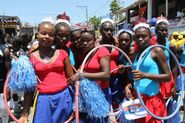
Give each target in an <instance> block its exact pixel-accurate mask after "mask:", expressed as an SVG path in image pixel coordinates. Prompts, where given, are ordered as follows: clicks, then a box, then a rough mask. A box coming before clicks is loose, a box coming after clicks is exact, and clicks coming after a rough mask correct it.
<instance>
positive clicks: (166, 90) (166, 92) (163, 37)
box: [156, 17, 178, 99]
mask: <svg viewBox="0 0 185 123" xmlns="http://www.w3.org/2000/svg"><path fill="white" fill-rule="evenodd" d="M168 26H169V22H168V20H167V19H166V18H164V17H158V18H157V25H156V35H157V43H158V44H160V45H163V46H165V47H166V48H168V49H170V50H171V51H172V52H173V53H174V54H175V55H176V48H175V46H173V45H171V43H170V41H169V39H168ZM164 53H165V55H166V58H167V61H168V66H169V68H170V70H171V80H170V81H169V82H161V83H160V88H161V93H162V95H163V96H164V98H165V99H168V98H169V97H170V96H171V95H172V94H175V83H176V78H177V76H178V69H177V65H176V64H175V61H174V59H173V57H172V56H171V55H170V53H169V52H168V51H167V50H164Z"/></svg>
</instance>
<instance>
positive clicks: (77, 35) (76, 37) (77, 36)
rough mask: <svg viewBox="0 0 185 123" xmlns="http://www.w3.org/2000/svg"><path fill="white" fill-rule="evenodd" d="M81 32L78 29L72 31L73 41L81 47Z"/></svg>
mask: <svg viewBox="0 0 185 123" xmlns="http://www.w3.org/2000/svg"><path fill="white" fill-rule="evenodd" d="M80 33H81V30H76V31H74V32H72V33H71V41H72V42H73V44H74V46H75V47H76V48H79V47H80V45H79V40H80Z"/></svg>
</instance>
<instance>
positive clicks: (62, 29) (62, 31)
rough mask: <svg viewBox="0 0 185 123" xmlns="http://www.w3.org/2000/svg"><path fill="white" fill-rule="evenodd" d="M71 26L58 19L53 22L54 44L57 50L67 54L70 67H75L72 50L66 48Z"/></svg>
mask: <svg viewBox="0 0 185 123" xmlns="http://www.w3.org/2000/svg"><path fill="white" fill-rule="evenodd" d="M70 26H71V24H70V23H69V22H68V21H67V20H62V19H58V20H56V22H55V43H56V46H55V47H56V48H57V49H63V50H65V51H66V52H67V53H68V54H69V59H70V62H71V65H73V66H75V60H74V55H73V52H72V50H71V49H70V48H69V47H68V46H67V44H68V42H69V40H70V31H71V27H70Z"/></svg>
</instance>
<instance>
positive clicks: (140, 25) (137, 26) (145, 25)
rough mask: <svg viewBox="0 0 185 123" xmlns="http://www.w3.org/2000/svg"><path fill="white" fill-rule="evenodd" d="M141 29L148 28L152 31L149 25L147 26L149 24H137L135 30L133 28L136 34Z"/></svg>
mask: <svg viewBox="0 0 185 123" xmlns="http://www.w3.org/2000/svg"><path fill="white" fill-rule="evenodd" d="M140 27H144V28H147V29H149V30H150V26H149V24H147V23H139V24H136V25H135V26H134V28H133V30H134V32H135V31H136V30H137V29H138V28H140Z"/></svg>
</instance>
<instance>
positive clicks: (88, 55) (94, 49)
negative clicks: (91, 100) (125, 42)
mask: <svg viewBox="0 0 185 123" xmlns="http://www.w3.org/2000/svg"><path fill="white" fill-rule="evenodd" d="M101 47H111V48H115V49H117V50H118V51H119V52H121V53H122V54H123V55H124V56H125V58H126V59H127V61H128V62H129V64H130V65H128V66H125V68H126V67H131V68H132V62H131V60H130V58H129V57H128V56H127V54H126V53H125V52H123V51H122V50H121V49H120V48H118V47H116V46H113V45H109V44H104V45H99V46H97V47H95V48H93V49H92V50H91V51H90V52H89V53H88V54H87V55H86V57H85V59H84V60H83V62H82V67H81V69H80V73H83V70H84V66H85V63H86V62H87V60H88V58H89V57H90V55H91V54H92V53H93V52H94V51H96V50H97V49H99V48H101ZM115 70H118V68H116V69H114V70H112V71H111V72H113V71H115ZM76 106H78V104H76ZM118 114H119V110H118V111H117V112H115V113H110V114H108V115H114V116H116V115H118Z"/></svg>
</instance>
